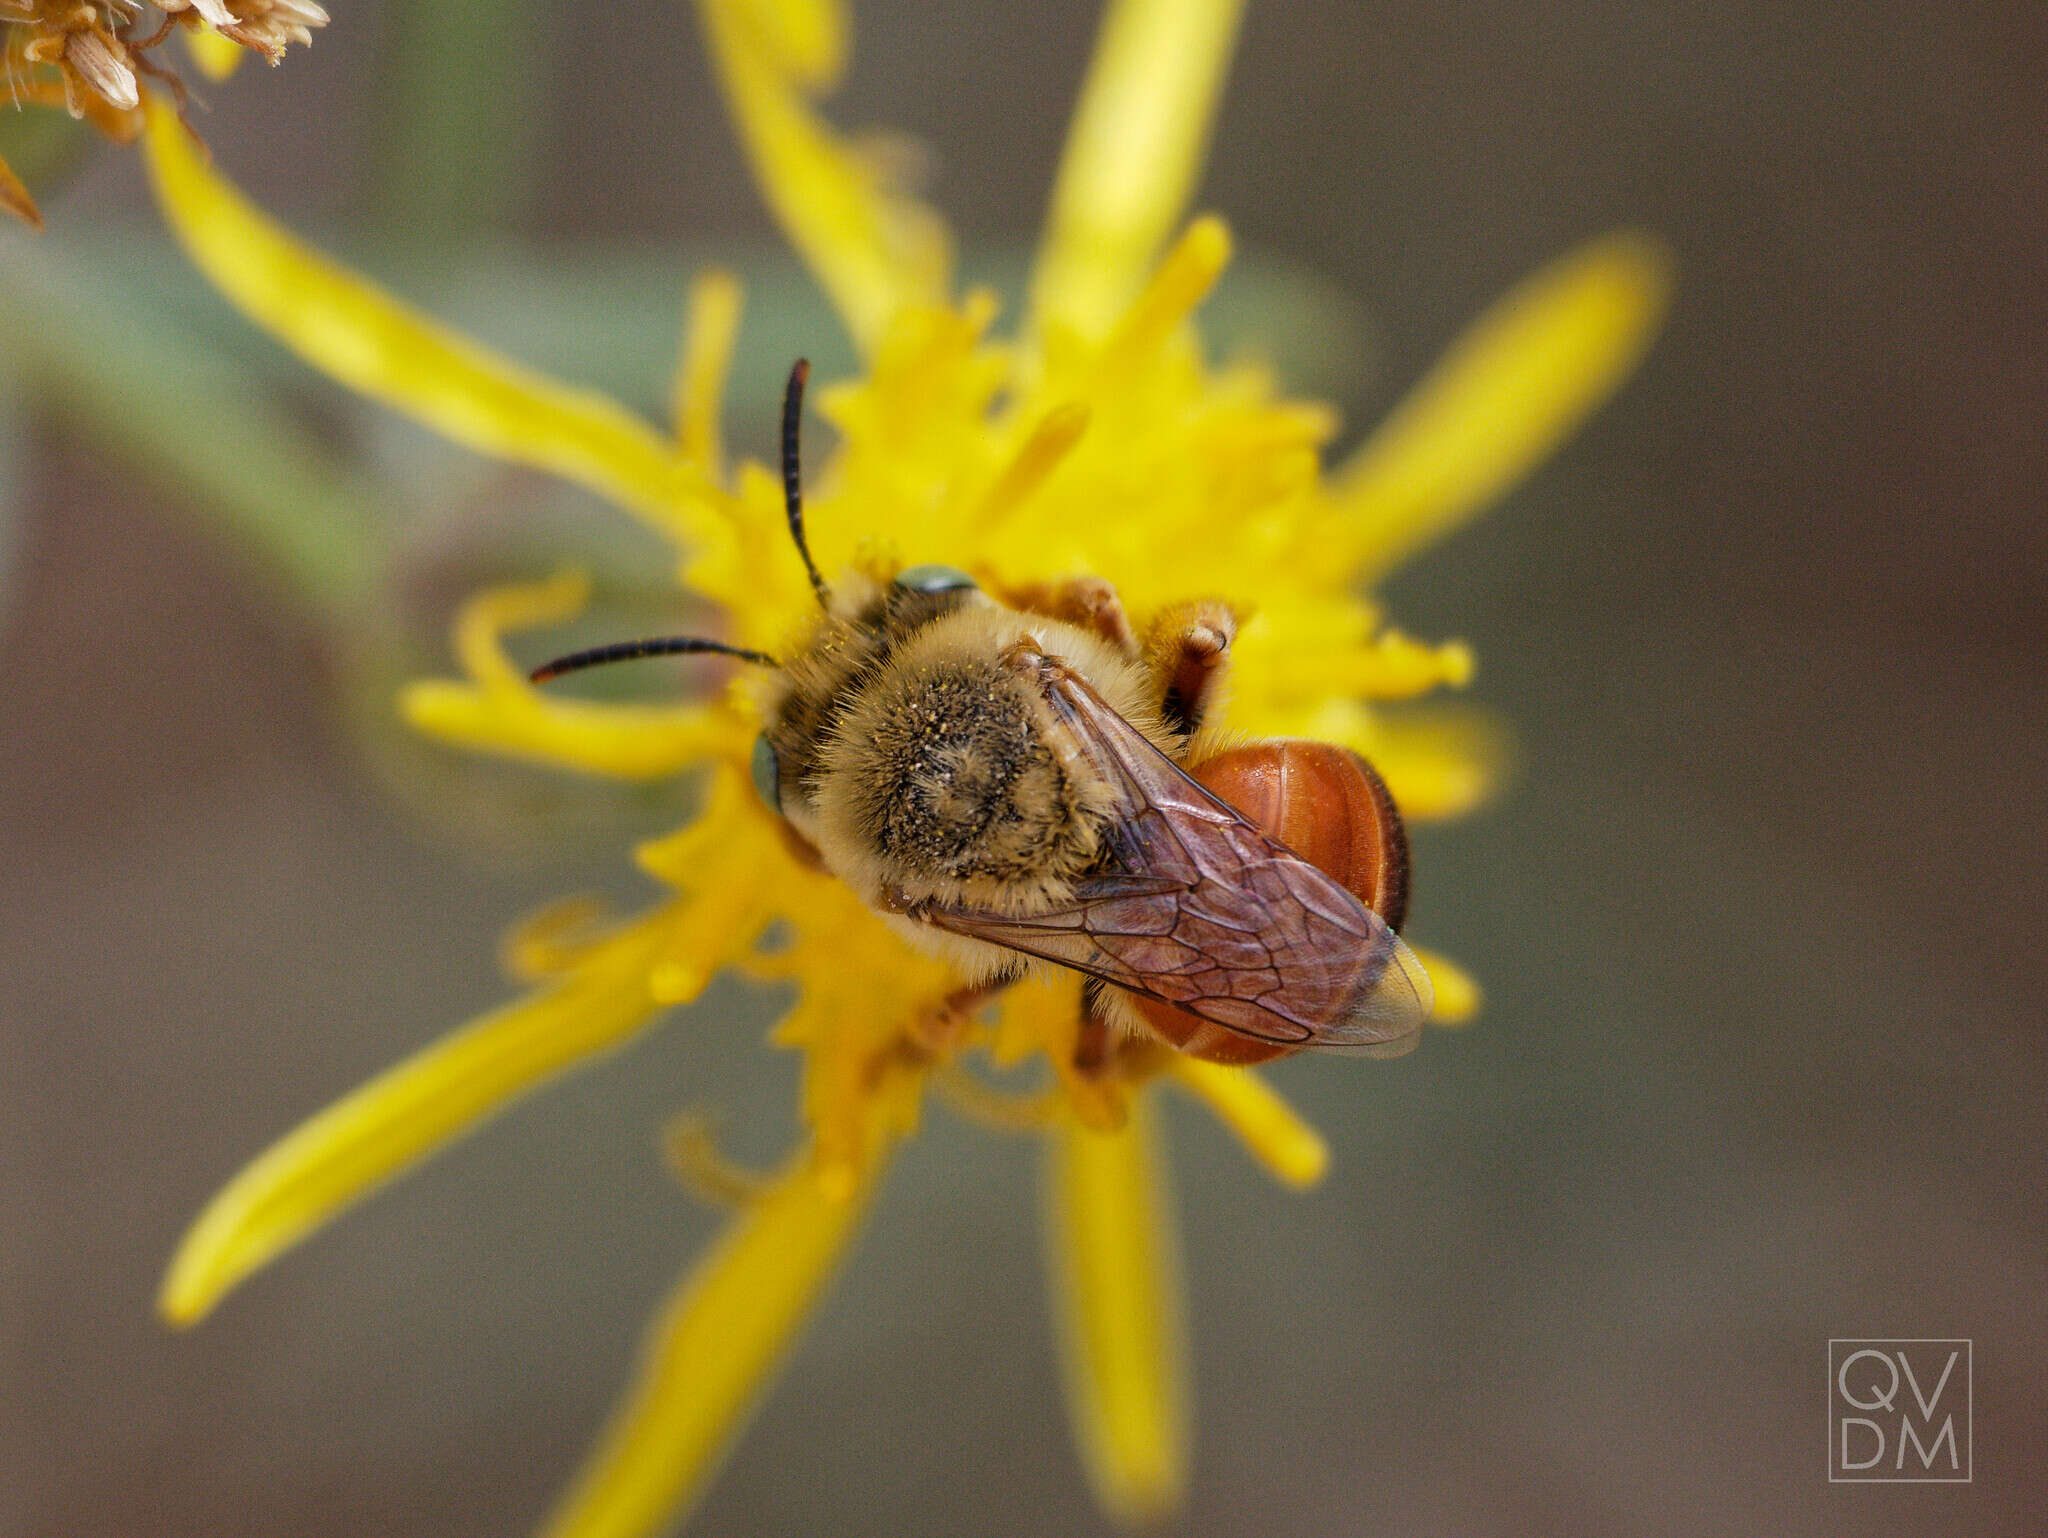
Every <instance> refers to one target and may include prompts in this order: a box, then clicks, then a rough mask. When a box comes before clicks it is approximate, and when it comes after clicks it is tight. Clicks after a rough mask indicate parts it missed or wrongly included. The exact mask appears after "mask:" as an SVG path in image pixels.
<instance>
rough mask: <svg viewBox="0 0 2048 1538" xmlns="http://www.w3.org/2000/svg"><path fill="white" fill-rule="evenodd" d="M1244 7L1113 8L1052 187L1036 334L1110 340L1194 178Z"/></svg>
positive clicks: (1210, 3) (1163, 1)
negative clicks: (1055, 331) (1053, 330)
mask: <svg viewBox="0 0 2048 1538" xmlns="http://www.w3.org/2000/svg"><path fill="white" fill-rule="evenodd" d="M1243 9H1244V6H1243V0H1116V3H1115V4H1113V5H1112V6H1111V7H1110V9H1109V12H1108V14H1107V15H1106V16H1105V17H1104V18H1103V22H1102V30H1101V33H1100V35H1099V37H1098V39H1097V42H1096V46H1095V58H1094V61H1093V62H1092V63H1091V64H1090V65H1089V68H1088V79H1087V82H1086V84H1085V85H1083V87H1082V90H1081V102H1080V106H1079V107H1078V108H1077V109H1076V111H1075V113H1074V124H1073V127H1072V128H1071V129H1070V130H1069V132H1068V137H1067V147H1066V152H1065V154H1064V156H1063V157H1062V159H1061V162H1060V171H1059V180H1058V181H1057V182H1056V183H1055V184H1054V187H1053V197H1052V209H1051V213H1050V214H1049V216H1048V219H1047V223H1046V236H1045V243H1044V245H1043V246H1042V247H1041V249H1040V251H1039V253H1038V265H1037V268H1036V270H1035V271H1034V273H1033V275H1032V280H1031V303H1032V309H1033V312H1034V318H1035V323H1036V324H1037V325H1038V326H1039V327H1040V328H1041V329H1042V328H1045V327H1048V326H1051V327H1061V328H1066V329H1068V330H1071V331H1075V332H1079V333H1080V334H1081V335H1083V336H1084V337H1091V338H1092V337H1098V336H1100V335H1102V334H1103V333H1104V332H1105V331H1107V330H1108V329H1109V327H1110V325H1111V324H1112V323H1113V322H1114V321H1115V319H1116V318H1117V316H1118V315H1119V314H1121V313H1122V312H1123V309H1124V307H1125V306H1126V305H1127V304H1129V302H1130V300H1131V297H1132V295H1134V294H1135V293H1136V292H1137V291H1138V287H1139V285H1140V284H1141V283H1143V282H1144V280H1145V276H1146V274H1147V273H1148V272H1149V270H1150V269H1151V266H1152V262H1153V259H1154V257H1156V256H1157V255H1158V252H1159V246H1160V243H1161V242H1162V241H1164V240H1165V239H1166V236H1167V232H1168V231H1170V230H1171V229H1172V228H1173V227H1174V226H1175V225H1176V224H1178V223H1179V222H1180V219H1181V216H1182V214H1183V213H1184V212H1185V211H1186V208H1187V204H1188V198H1189V196H1190V195H1191V194H1192V192H1193V190H1194V186H1195V182H1196V180H1197V179H1198V178H1199V177H1200V175H1201V170H1202V161H1203V157H1204V154H1205V152H1206V150H1207V147H1208V140H1209V127H1210V122H1211V119H1212V116H1213V114H1214V112H1215V106H1216V98H1217V95H1218V94H1219V92H1220V91H1221V89H1222V85H1223V77H1224V73H1225V71H1226V70H1227V69H1228V67H1229V64H1230V55H1231V50H1232V46H1233V44H1234V42H1235V40H1236V37H1237V25H1238V18H1239V16H1240V15H1241V13H1242V12H1243Z"/></svg>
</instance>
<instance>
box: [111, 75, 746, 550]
mask: <svg viewBox="0 0 2048 1538" xmlns="http://www.w3.org/2000/svg"><path fill="white" fill-rule="evenodd" d="M145 143H146V146H147V149H148V159H149V166H150V171H151V174H152V179H153V183H154V186H155V189H156V194H157V201H158V203H159V204H160V205H161V206H162V208H163V212H164V217H165V219H166V220H167V222H168V223H169V224H170V226H171V228H172V230H173V232H174V233H175V234H176V235H177V236H178V239H179V240H180V241H181V242H182V243H183V244H184V247H185V249H186V251H187V253H188V254H189V255H190V256H191V258H192V260H193V262H194V263H195V264H197V265H198V267H199V268H200V270H201V271H203V272H204V273H205V274H206V275H207V277H208V278H209V279H210V280H212V282H213V284H214V286H215V287H216V288H218V289H219V290H220V291H221V292H222V293H223V294H224V295H226V296H227V298H228V299H229V300H231V301H232V302H233V303H234V304H235V305H236V306H237V307H238V308H240V309H241V311H242V313H243V314H244V315H246V316H247V317H248V318H249V319H250V320H252V321H254V322H255V323H256V324H257V325H259V326H261V327H263V328H264V329H265V330H266V331H268V332H270V333H271V335H273V336H275V337H276V338H277V339H278V340H279V341H281V342H283V343H284V344H285V345H286V346H288V347H290V348H291V349H292V350H293V351H295V352H297V353H298V354H299V355H300V356H301V357H303V358H304V359H305V360H306V361H307V362H308V363H310V364H312V365H313V366H314V367H315V368H317V369H319V370H321V371H322V372H323V373H325V374H327V375H329V376H330V377H332V378H334V379H336V380H339V381H340V382H341V383H342V384H345V385H347V386H349V388H351V389H354V390H358V391H360V392H362V393H363V394H364V395H367V396H369V397H371V398H372V399H373V400H377V401H381V402H383V403H384V404H385V405H387V406H390V407H392V408H393V409H394V410H397V411H401V412H404V413H405V414H406V415H408V416H411V417H413V418H415V419H417V420H418V421H420V422H423V423H425V424H426V425H427V426H429V427H431V428H433V429H435V430H436V431H437V432H440V433H442V434H444V435H446V436H447V437H449V438H452V439H453V440H454V441H455V442H457V443H460V444H462V445H464V446H465V447H468V448H471V449H474V450H476V451H477V452H478V453H482V454H491V455H495V456H497V457H498V458H501V459H506V460H511V461H513V462H515V463H518V464H526V465H533V466H536V467H537V468H539V469H542V470H547V471H550V472H552V473H553V474H556V475H559V476H561V477H563V478H564V479H565V480H569V481H573V482H575V483H576V484H578V485H580V486H585V487H588V488H589V489H591V490H592V491H595V492H597V493H598V494H599V495H601V496H604V497H607V498H609V499H610V500H612V501H614V502H616V503H618V504H619V505H620V506H622V507H625V508H628V509H630V510H631V511H633V512H635V513H638V514H639V515H640V516H642V517H643V518H645V519H646V520H647V521H648V522H649V523H651V524H652V525H653V526H654V527H655V528H656V529H657V530H658V531H660V532H661V533H663V534H666V535H668V536H669V537H671V538H673V539H676V540H678V541H680V542H684V543H691V544H695V543H701V542H708V541H714V540H718V539H721V538H724V537H728V536H729V532H730V531H729V529H728V528H727V526H726V524H725V521H724V517H723V514H722V513H721V512H720V511H719V503H718V501H717V498H716V495H715V492H714V491H713V490H712V488H711V487H710V483H709V482H708V480H707V479H706V478H705V476H704V473H703V471H702V469H701V468H700V467H698V466H694V465H691V464H690V463H688V462H687V461H686V460H684V459H683V458H682V457H681V455H680V454H678V453H677V452H676V450H675V447H674V446H673V445H672V444H671V443H669V442H668V441H667V440H666V439H664V438H663V437H662V436H661V435H660V434H659V433H657V432H656V431H655V430H654V429H653V428H652V427H650V426H649V425H648V424H647V423H646V422H644V421H643V420H641V419H640V418H639V417H637V416H635V415H634V414H633V413H632V412H630V411H627V410H626V409H625V408H624V407H623V406H621V405H619V404H618V403H617V402H616V401H614V400H612V399H611V398H610V397H608V396H606V395H603V394H600V393H599V392H597V391H594V390H587V389H582V388H578V387H576V386H572V385H567V384H563V383H561V382H560V381H557V380H554V379H550V378H548V377H546V376H545V375H543V374H540V373H538V372H537V371H535V370H533V369H530V368H527V367H526V366H525V365H523V364H520V363H516V362H514V361H513V360H512V359H510V358H508V357H506V356H504V355H503V354H502V353H498V352H496V351H494V350H492V349H491V348H488V347H485V346H483V345H482V344H481V343H479V342H476V341H474V340H472V339H471V338H469V337H466V336H464V335H462V334H461V333H460V332H457V331H454V330H452V329H450V328H449V327H446V326H443V325H441V324H440V323H439V322H437V321H434V320H432V319H430V318H428V317H427V316H425V315H422V314H420V313H419V312H418V311H416V310H414V309H412V308H411V307H410V306H408V305H406V304H403V303H401V302H400V301H399V300H397V299H395V298H393V297H392V296H391V295H390V294H388V293H386V292H384V291H383V290H382V289H380V288H378V287H377V286H376V285H374V284H372V283H370V282H369V281H368V280H366V279H365V278H363V277H361V276H360V275H359V274H357V273H354V272H351V271H349V270H348V269H347V268H345V267H343V266H341V265H340V264H339V263H337V262H334V261H332V260H331V259H329V258H328V257H326V256H323V255H322V254H320V253H319V252H317V251H315V250H314V249H312V248H311V247H310V246H307V245H304V244H302V243H301V242H300V241H299V240H298V239H297V238H296V237H294V236H293V235H292V234H291V233H290V232H289V231H287V230H286V229H284V227H283V226H281V225H279V224H277V223H275V222H273V221H272V220H271V219H270V218H269V217H268V216H267V215H265V214H264V213H262V212H261V211H260V210H259V209H257V208H256V207H255V206H254V205H253V204H251V203H250V202H249V201H248V200H247V199H246V198H244V197H243V196H242V194H241V193H240V192H239V191H237V190H236V189H235V188H234V187H233V186H232V185H231V184H230V183H229V182H228V181H227V180H226V179H225V178H223V177H221V176H220V175H219V174H218V173H216V172H215V171H214V169H213V168H212V166H211V165H209V164H208V161H207V157H206V154H205V152H204V150H202V149H201V148H200V147H199V146H198V145H197V144H195V143H194V142H193V140H192V139H191V137H190V136H189V135H188V134H187V133H186V131H185V129H184V127H183V126H182V125H181V124H180V123H179V122H178V120H177V116H176V114H175V113H173V112H172V111H171V109H170V108H168V107H166V106H165V105H164V104H163V103H162V102H160V101H157V100H155V99H152V100H151V102H150V105H149V127H148V133H147V135H146V140H145Z"/></svg>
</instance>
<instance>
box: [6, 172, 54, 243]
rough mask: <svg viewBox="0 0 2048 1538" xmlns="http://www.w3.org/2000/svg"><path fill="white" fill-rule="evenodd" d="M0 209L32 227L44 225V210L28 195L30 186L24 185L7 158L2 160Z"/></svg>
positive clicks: (38, 227) (37, 228) (36, 228)
mask: <svg viewBox="0 0 2048 1538" xmlns="http://www.w3.org/2000/svg"><path fill="white" fill-rule="evenodd" d="M0 210H5V211H6V212H7V213H10V214H12V215H14V217H15V218H17V219H19V220H20V221H21V222H22V223H23V224H26V225H27V226H28V227H29V228H30V229H35V230H39V229H41V228H42V227H43V215H42V211H41V210H40V209H38V208H37V207H36V200H35V199H34V198H32V197H30V196H29V195H28V188H26V187H24V186H22V184H21V178H20V177H18V176H16V175H15V174H14V171H13V168H12V167H10V166H9V165H8V164H7V162H6V161H5V160H0Z"/></svg>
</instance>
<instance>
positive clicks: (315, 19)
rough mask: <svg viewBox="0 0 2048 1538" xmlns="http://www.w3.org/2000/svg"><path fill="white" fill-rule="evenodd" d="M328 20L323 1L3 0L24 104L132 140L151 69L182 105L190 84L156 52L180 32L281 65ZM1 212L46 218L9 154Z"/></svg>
mask: <svg viewBox="0 0 2048 1538" xmlns="http://www.w3.org/2000/svg"><path fill="white" fill-rule="evenodd" d="M152 11H153V12H154V13H155V19H154V22H153V23H152V22H151V20H150V12H152ZM326 24H327V13H326V12H325V11H324V10H322V9H321V8H320V7H319V6H318V5H317V4H315V3H313V0H157V3H156V4H154V5H153V6H148V7H145V6H144V5H142V4H141V3H140V0H0V78H4V80H5V84H6V89H7V93H8V95H9V96H10V97H11V98H12V100H13V102H14V104H15V106H17V107H62V108H63V109H64V110H65V111H66V112H68V113H70V114H71V116H72V117H74V118H80V119H90V120H91V122H92V123H93V125H94V126H95V127H97V128H98V129H99V130H100V131H101V132H102V133H104V134H105V135H106V136H107V137H108V138H110V139H113V140H115V141H116V142H118V143H126V142H127V141H128V140H130V139H132V138H134V137H135V135H136V134H137V133H139V132H140V131H141V128H142V79H143V77H144V76H145V75H147V76H151V77H154V78H155V79H158V80H161V81H163V82H164V83H165V84H166V85H167V86H168V87H169V88H170V90H171V92H172V94H173V95H174V96H176V97H177V98H178V101H179V103H180V106H181V108H182V105H183V102H184V89H185V88H184V84H183V82H182V81H180V80H179V78H178V77H177V75H176V74H174V73H173V72H172V71H171V70H170V69H168V68H167V67H165V66H164V65H163V64H161V63H159V62H158V61H157V60H156V59H155V58H154V57H153V56H152V55H153V51H154V50H155V48H156V47H157V46H158V45H159V44H160V43H162V42H163V41H164V40H165V39H166V38H167V37H169V36H170V35H171V33H172V32H173V31H175V30H176V29H177V28H179V27H181V26H184V27H206V28H209V29H211V30H212V31H214V32H217V33H219V34H220V35H221V36H222V37H224V38H227V39H228V40H229V41H230V42H233V43H238V44H240V45H241V46H242V47H244V48H247V49H248V50H250V51H251V52H252V53H260V54H262V55H263V57H264V58H266V59H267V60H269V61H270V62H271V63H272V64H275V63H277V62H278V61H279V60H280V59H282V58H283V57H284V51H285V49H286V47H288V46H289V45H290V44H292V43H310V42H311V41H312V40H313V30H312V29H313V28H315V27H320V26H325V25H326ZM0 208H4V209H6V210H7V211H8V212H9V213H11V214H13V215H14V216H15V217H17V218H19V219H21V220H23V221H25V222H26V223H28V224H31V225H36V226H40V225H41V224H42V215H41V214H40V213H39V212H38V211H37V209H36V206H35V203H34V201H33V200H32V199H31V198H30V197H29V194H28V189H27V188H25V187H24V186H22V184H21V181H20V179H19V178H17V177H16V176H15V174H14V172H13V171H12V170H10V169H9V168H8V166H7V163H6V162H5V161H4V160H0Z"/></svg>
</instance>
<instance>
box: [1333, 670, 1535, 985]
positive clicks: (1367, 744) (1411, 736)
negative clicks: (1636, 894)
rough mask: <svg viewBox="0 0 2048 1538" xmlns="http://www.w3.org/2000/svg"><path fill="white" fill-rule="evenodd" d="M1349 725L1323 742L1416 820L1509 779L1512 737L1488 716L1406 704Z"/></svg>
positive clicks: (1458, 808)
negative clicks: (1376, 779)
mask: <svg viewBox="0 0 2048 1538" xmlns="http://www.w3.org/2000/svg"><path fill="white" fill-rule="evenodd" d="M1355 721H1356V730H1347V729H1343V728H1341V727H1340V728H1337V729H1336V730H1335V731H1334V732H1333V733H1332V734H1331V735H1329V736H1328V738H1327V740H1329V741H1332V742H1338V743H1341V744H1343V745H1344V746H1345V747H1348V748H1350V749H1352V750H1353V751H1354V752H1357V753H1362V754H1363V755H1364V756H1365V757H1366V758H1368V759H1370V760H1371V761H1372V764H1373V767H1374V768H1376V769H1378V770H1379V772H1380V777H1381V778H1382V779H1384V780H1385V781H1386V782H1387V788H1388V789H1389V790H1391V791H1392V792H1393V793H1394V801H1395V804H1396V805H1398V806H1399V807H1400V808H1401V811H1402V814H1403V815H1404V816H1407V817H1411V818H1413V819H1415V820H1416V821H1418V822H1441V821H1444V820H1445V819H1448V818H1452V817H1462V816H1464V815H1465V814H1466V813H1468V812H1471V811H1473V810H1475V809H1477V808H1478V807H1480V806H1482V805H1483V804H1485V802H1486V801H1487V800H1488V798H1490V797H1491V796H1493V795H1494V794H1495V793H1496V792H1498V791H1499V790H1500V788H1501V787H1502V786H1503V785H1505V784H1506V783H1507V782H1508V781H1509V779H1510V778H1511V777H1512V776H1513V773H1514V758H1515V753H1514V742H1513V739H1512V738H1511V737H1510V736H1509V734H1508V731H1507V728H1506V727H1504V726H1503V725H1502V724H1501V722H1500V720H1499V718H1498V717H1496V716H1494V715H1493V714H1491V713H1490V712H1488V711H1485V710H1479V709H1465V708H1462V707H1459V706H1455V705H1442V704H1425V705H1406V706H1401V707H1398V708H1393V709H1379V710H1374V711H1372V712H1370V713H1365V712H1357V713H1356V715H1355ZM1439 1008H1441V1001H1440V1002H1439Z"/></svg>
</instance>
